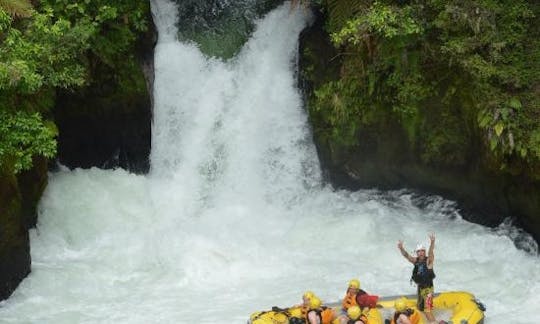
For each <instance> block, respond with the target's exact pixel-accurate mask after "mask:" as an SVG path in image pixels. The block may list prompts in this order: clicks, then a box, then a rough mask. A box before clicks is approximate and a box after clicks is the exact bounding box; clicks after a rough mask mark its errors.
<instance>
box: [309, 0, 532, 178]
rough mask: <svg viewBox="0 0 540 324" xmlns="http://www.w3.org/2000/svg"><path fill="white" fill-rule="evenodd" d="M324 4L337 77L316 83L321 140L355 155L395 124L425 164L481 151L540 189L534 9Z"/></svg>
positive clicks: (487, 2) (526, 4)
mask: <svg viewBox="0 0 540 324" xmlns="http://www.w3.org/2000/svg"><path fill="white" fill-rule="evenodd" d="M317 2H318V4H319V5H320V8H321V10H322V11H323V12H324V14H325V15H326V25H325V29H326V30H327V32H328V33H329V35H330V38H331V41H332V44H333V45H334V46H335V48H336V51H337V55H336V56H335V57H334V58H333V59H332V62H333V63H334V64H338V65H339V76H337V77H336V78H334V79H333V80H326V81H325V82H320V81H319V82H318V84H317V81H315V88H314V95H313V96H312V98H311V102H310V105H309V106H310V116H311V118H312V121H313V124H314V130H315V132H316V136H318V137H319V138H322V139H326V140H327V141H331V142H332V143H334V144H335V145H340V146H342V147H352V146H354V145H356V143H358V141H359V140H360V139H359V138H358V136H357V134H358V131H359V130H360V129H362V128H368V127H373V126H374V125H377V124H381V123H384V122H385V120H387V119H388V118H389V116H391V118H394V119H395V120H397V121H398V122H399V124H400V125H401V126H402V127H403V129H404V130H405V132H406V134H408V137H409V138H408V141H409V143H410V144H411V146H412V147H414V148H415V151H416V152H417V155H418V157H419V158H420V159H421V161H422V162H423V163H425V164H428V165H429V164H433V165H439V166H441V165H442V166H450V167H451V166H461V165H464V164H466V163H467V159H468V157H467V152H471V147H475V148H476V149H477V153H482V152H483V153H485V156H486V163H487V164H488V165H489V166H490V167H492V168H493V169H494V170H499V171H498V172H500V170H502V172H509V173H510V174H513V173H522V174H526V175H529V176H531V177H533V178H535V179H540V18H539V17H540V5H539V4H538V3H537V2H535V1H530V0H529V1H526V0H516V1H509V0H473V1H463V0H427V1H403V0H377V1H372V0H363V1H359V0H356V1H355V0H323V1H317ZM307 50H309V49H307ZM306 55H309V53H304V56H306ZM307 71H308V72H309V68H308V69H307ZM308 77H309V76H308ZM312 81H314V80H312ZM475 139H476V140H477V142H475Z"/></svg>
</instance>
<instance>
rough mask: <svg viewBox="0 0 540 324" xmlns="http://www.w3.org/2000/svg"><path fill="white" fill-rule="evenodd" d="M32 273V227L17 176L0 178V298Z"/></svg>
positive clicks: (9, 293) (6, 296) (3, 297)
mask: <svg viewBox="0 0 540 324" xmlns="http://www.w3.org/2000/svg"><path fill="white" fill-rule="evenodd" d="M29 273H30V244H29V240H28V230H27V228H26V227H25V224H24V221H23V217H22V212H21V194H20V192H19V188H18V184H17V179H16V178H15V177H14V176H1V177H0V300H2V299H6V298H8V297H9V296H10V295H11V294H12V293H13V291H14V290H15V288H17V286H18V285H19V283H20V282H21V281H22V280H23V279H24V278H25V277H26V276H27V275H28V274H29Z"/></svg>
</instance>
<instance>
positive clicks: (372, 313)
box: [248, 291, 485, 324]
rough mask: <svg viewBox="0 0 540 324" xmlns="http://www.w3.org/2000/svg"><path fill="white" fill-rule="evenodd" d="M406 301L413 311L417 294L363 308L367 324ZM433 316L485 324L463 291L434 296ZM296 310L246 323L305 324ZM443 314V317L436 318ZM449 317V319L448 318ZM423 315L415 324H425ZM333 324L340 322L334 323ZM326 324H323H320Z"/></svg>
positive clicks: (379, 322) (480, 308) (454, 323)
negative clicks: (399, 300)
mask: <svg viewBox="0 0 540 324" xmlns="http://www.w3.org/2000/svg"><path fill="white" fill-rule="evenodd" d="M402 297H405V298H407V306H408V307H410V308H413V309H415V308H416V295H405V296H389V297H381V298H379V301H378V304H377V307H376V308H370V309H367V308H366V309H364V312H363V313H364V314H365V315H366V316H367V318H368V324H383V323H385V322H386V323H389V318H390V317H391V316H392V314H393V312H394V303H395V301H396V300H397V299H398V298H402ZM326 306H327V307H328V308H331V309H333V310H334V313H335V314H336V317H337V316H338V315H339V314H340V307H341V303H339V302H336V303H330V304H327V305H326ZM433 307H434V313H435V315H436V317H437V319H439V320H441V322H440V323H448V324H482V323H484V311H485V307H484V305H482V303H481V302H479V301H478V300H477V299H476V298H475V297H474V295H472V294H471V293H468V292H464V291H455V292H442V293H438V294H435V297H434V298H433ZM300 313H301V312H300V308H299V307H291V308H286V309H281V308H278V307H273V308H272V310H269V311H260V312H256V313H253V314H252V315H251V316H250V319H249V320H248V324H297V323H298V324H300V323H302V324H304V323H305V321H304V320H303V319H302V318H301V315H300ZM441 314H449V315H445V317H446V318H444V319H443V318H439V317H440V316H443V315H441ZM448 317H449V318H448ZM426 322H427V321H426V320H425V319H424V317H423V316H421V318H420V322H419V323H418V324H423V323H426ZM332 323H333V324H335V323H339V322H338V321H336V320H334V321H333V322H332ZM323 324H326V323H323Z"/></svg>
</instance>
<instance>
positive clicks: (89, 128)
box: [55, 89, 152, 173]
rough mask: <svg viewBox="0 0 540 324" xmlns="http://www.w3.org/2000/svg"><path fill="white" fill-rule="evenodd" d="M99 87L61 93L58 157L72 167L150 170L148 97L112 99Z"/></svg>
mask: <svg viewBox="0 0 540 324" xmlns="http://www.w3.org/2000/svg"><path fill="white" fill-rule="evenodd" d="M110 94H111V93H107V94H104V93H103V92H101V91H100V90H99V89H88V90H86V91H84V92H83V93H81V92H79V93H77V94H67V93H62V94H60V95H59V97H58V102H57V107H56V110H55V120H56V124H57V126H58V129H59V137H58V160H59V162H60V163H61V164H63V165H66V166H68V167H70V168H76V167H80V168H90V167H93V166H97V167H100V168H104V169H108V168H115V167H121V168H124V169H126V170H129V171H132V172H135V173H145V172H147V171H148V169H149V166H150V165H149V160H148V157H149V154H150V140H151V138H150V136H151V120H152V118H151V112H150V98H149V96H143V95H141V96H138V97H135V98H129V99H125V100H119V101H116V102H115V101H109V100H107V99H104V98H103V97H104V96H106V95H110Z"/></svg>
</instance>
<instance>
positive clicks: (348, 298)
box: [341, 294, 358, 311]
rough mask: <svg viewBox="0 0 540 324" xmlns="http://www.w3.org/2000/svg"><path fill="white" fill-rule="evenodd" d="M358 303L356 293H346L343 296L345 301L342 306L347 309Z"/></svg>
mask: <svg viewBox="0 0 540 324" xmlns="http://www.w3.org/2000/svg"><path fill="white" fill-rule="evenodd" d="M356 305H358V303H357V302H356V294H354V295H349V294H346V295H345V297H343V302H342V303H341V308H342V309H343V310H344V311H346V310H347V309H349V307H352V306H356Z"/></svg>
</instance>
